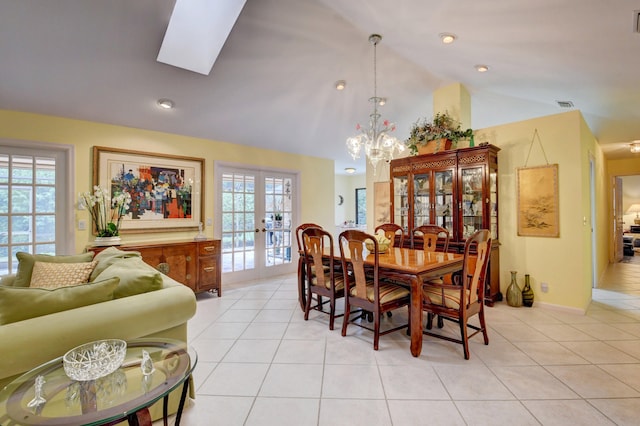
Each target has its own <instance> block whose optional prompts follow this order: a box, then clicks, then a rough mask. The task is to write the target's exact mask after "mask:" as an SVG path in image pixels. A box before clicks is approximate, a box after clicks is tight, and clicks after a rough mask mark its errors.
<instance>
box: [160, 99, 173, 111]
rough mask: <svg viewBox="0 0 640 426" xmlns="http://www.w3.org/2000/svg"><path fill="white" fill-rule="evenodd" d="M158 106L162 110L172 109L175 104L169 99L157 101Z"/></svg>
mask: <svg viewBox="0 0 640 426" xmlns="http://www.w3.org/2000/svg"><path fill="white" fill-rule="evenodd" d="M158 106H159V107H160V108H162V109H173V107H174V106H175V104H174V103H173V101H172V100H171V99H159V100H158Z"/></svg>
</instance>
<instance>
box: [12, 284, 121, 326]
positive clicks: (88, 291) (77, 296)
mask: <svg viewBox="0 0 640 426" xmlns="http://www.w3.org/2000/svg"><path fill="white" fill-rule="evenodd" d="M119 282H120V280H119V279H118V278H116V277H114V278H110V279H107V280H104V281H99V282H95V283H89V284H81V285H77V286H72V287H61V288H58V289H55V290H47V289H44V288H29V287H26V288H25V287H0V325H2V324H9V323H12V322H18V321H23V320H26V319H29V318H35V317H39V316H43V315H48V314H52V313H55V312H61V311H66V310H69V309H74V308H79V307H81V306H87V305H93V304H94V303H100V302H106V301H109V300H113V293H114V291H115V289H116V287H117V286H118V283H119Z"/></svg>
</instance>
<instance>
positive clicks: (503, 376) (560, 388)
mask: <svg viewBox="0 0 640 426" xmlns="http://www.w3.org/2000/svg"><path fill="white" fill-rule="evenodd" d="M492 369H493V371H494V372H495V374H496V376H498V378H499V379H500V381H501V382H502V383H504V384H505V386H507V388H509V390H510V391H511V392H513V394H514V395H515V396H516V398H518V399H520V400H523V399H576V398H578V395H577V394H576V393H575V392H573V391H572V390H571V389H570V388H569V387H568V386H567V385H565V384H564V383H562V381H560V380H558V379H557V378H556V377H554V376H553V375H552V374H550V373H549V372H548V371H547V370H546V369H545V368H543V367H540V366H522V367H502V368H500V367H492Z"/></svg>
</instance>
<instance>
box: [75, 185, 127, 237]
mask: <svg viewBox="0 0 640 426" xmlns="http://www.w3.org/2000/svg"><path fill="white" fill-rule="evenodd" d="M93 191H94V192H93V194H91V193H90V192H85V193H83V194H81V197H80V199H81V202H82V205H83V206H85V207H86V208H87V210H89V212H90V213H91V219H93V223H94V224H95V227H96V232H97V235H98V237H117V236H118V235H120V225H121V224H122V217H123V216H124V215H125V213H126V212H127V210H129V204H130V203H131V195H130V194H129V193H128V192H121V193H120V194H117V195H116V196H114V197H113V198H112V199H111V200H109V192H108V191H107V190H106V189H104V188H102V187H100V186H94V187H93Z"/></svg>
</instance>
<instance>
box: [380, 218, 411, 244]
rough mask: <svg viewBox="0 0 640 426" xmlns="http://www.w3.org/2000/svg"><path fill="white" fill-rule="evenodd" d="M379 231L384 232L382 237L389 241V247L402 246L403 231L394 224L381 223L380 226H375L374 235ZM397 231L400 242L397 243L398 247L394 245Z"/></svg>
mask: <svg viewBox="0 0 640 426" xmlns="http://www.w3.org/2000/svg"><path fill="white" fill-rule="evenodd" d="M380 229H382V230H383V231H384V236H385V237H387V239H389V240H391V247H402V245H403V244H404V231H403V230H402V226H400V225H397V224H395V223H383V224H382V225H378V226H376V229H375V232H376V234H377V233H378V230H380ZM398 231H400V241H398V245H396V235H397V233H398Z"/></svg>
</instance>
